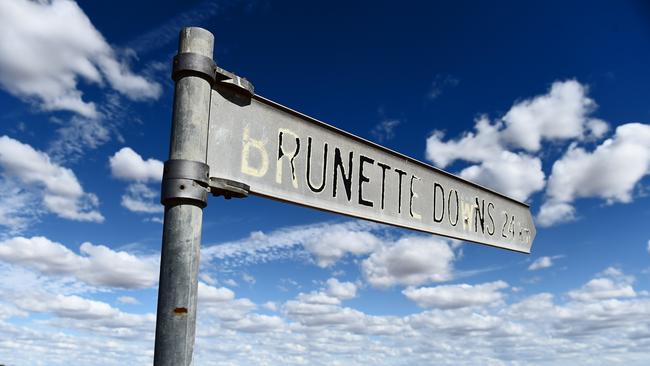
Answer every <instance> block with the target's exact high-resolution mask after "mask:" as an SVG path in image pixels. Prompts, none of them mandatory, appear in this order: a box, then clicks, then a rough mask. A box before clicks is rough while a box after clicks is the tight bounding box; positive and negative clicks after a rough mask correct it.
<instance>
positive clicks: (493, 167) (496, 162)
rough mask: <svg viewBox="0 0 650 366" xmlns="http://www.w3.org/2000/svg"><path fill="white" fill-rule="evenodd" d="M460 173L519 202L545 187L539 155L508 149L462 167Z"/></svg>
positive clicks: (463, 176)
mask: <svg viewBox="0 0 650 366" xmlns="http://www.w3.org/2000/svg"><path fill="white" fill-rule="evenodd" d="M460 176H461V177H462V178H464V179H467V180H469V181H472V182H475V183H478V184H482V185H484V186H486V187H489V188H492V189H494V190H495V191H497V192H500V193H503V194H505V195H507V196H510V197H512V198H514V199H517V200H520V201H525V200H527V199H528V197H529V196H530V195H531V194H533V193H535V192H538V191H540V190H542V189H543V188H544V184H545V182H544V172H543V171H542V161H541V160H540V159H539V158H535V157H532V156H530V155H526V154H515V153H512V152H509V151H502V152H501V153H499V154H497V155H493V156H492V157H490V158H488V159H486V160H484V161H483V162H482V163H481V164H480V165H472V166H470V167H467V168H465V169H463V170H461V172H460Z"/></svg>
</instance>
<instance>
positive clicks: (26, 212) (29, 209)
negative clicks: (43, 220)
mask: <svg viewBox="0 0 650 366" xmlns="http://www.w3.org/2000/svg"><path fill="white" fill-rule="evenodd" d="M21 186H22V184H21V183H20V182H15V181H12V180H11V179H6V178H5V179H0V225H2V226H4V227H5V228H6V229H7V230H6V231H5V233H4V234H2V233H0V240H1V239H4V238H5V236H11V235H16V234H19V233H21V232H23V231H24V230H26V229H27V228H28V227H29V226H30V225H32V224H33V223H34V222H36V221H37V220H38V217H39V216H40V214H41V213H42V211H43V210H42V209H41V208H40V203H41V202H40V199H39V197H38V196H37V195H36V194H35V193H34V192H32V191H28V190H25V189H23V188H21Z"/></svg>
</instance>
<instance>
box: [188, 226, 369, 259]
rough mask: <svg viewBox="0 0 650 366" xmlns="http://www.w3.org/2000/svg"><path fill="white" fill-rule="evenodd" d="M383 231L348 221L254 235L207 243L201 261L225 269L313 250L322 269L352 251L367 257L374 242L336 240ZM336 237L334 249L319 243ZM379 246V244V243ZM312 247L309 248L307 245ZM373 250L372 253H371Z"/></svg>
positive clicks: (303, 255) (365, 237)
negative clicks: (213, 263) (212, 263)
mask: <svg viewBox="0 0 650 366" xmlns="http://www.w3.org/2000/svg"><path fill="white" fill-rule="evenodd" d="M378 228H381V226H379V225H377V224H374V223H370V222H363V221H348V222H343V223H337V224H333V223H320V224H313V225H303V226H292V227H288V228H282V229H278V230H275V231H272V232H270V233H268V234H265V233H263V232H260V231H256V232H253V233H251V235H250V237H248V238H244V239H241V240H236V241H231V242H226V243H216V244H210V243H206V244H205V245H203V246H202V249H201V261H203V262H210V261H212V260H215V259H218V260H219V266H220V267H222V268H226V267H233V266H243V265H250V264H255V263H264V262H268V261H272V260H279V259H287V258H296V257H299V258H304V259H308V258H309V252H304V251H300V250H299V249H300V248H302V247H303V245H304V246H305V248H306V247H307V246H310V247H311V249H312V250H313V255H315V256H316V259H317V263H318V262H320V263H321V264H322V265H323V266H325V265H326V264H329V263H330V261H333V260H334V259H335V258H336V259H340V258H341V256H343V255H345V253H346V251H348V250H350V251H353V253H367V250H366V248H367V247H368V246H369V245H372V242H374V240H373V239H371V235H351V237H352V238H357V239H360V240H359V241H358V242H354V243H342V242H340V241H337V240H334V239H336V238H338V237H340V238H341V239H344V238H345V234H346V233H349V232H354V233H356V232H359V233H366V232H370V231H372V230H376V229H378ZM330 233H333V235H332V236H331V237H329V238H330V239H328V240H327V243H329V244H331V245H333V246H334V247H333V248H327V247H325V246H324V245H322V244H321V243H320V241H319V240H318V239H320V238H324V237H326V236H327V234H330ZM377 241H378V242H379V240H377ZM308 242H309V243H310V244H306V243H308ZM368 250H370V249H368Z"/></svg>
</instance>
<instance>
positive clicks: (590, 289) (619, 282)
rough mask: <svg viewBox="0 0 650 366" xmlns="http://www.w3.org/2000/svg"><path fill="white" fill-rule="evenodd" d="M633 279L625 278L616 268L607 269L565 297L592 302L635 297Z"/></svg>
mask: <svg viewBox="0 0 650 366" xmlns="http://www.w3.org/2000/svg"><path fill="white" fill-rule="evenodd" d="M633 281H634V278H633V277H630V276H625V275H624V274H623V273H622V272H621V271H620V270H618V269H616V268H611V267H610V268H608V269H606V270H605V271H604V272H603V273H601V274H600V276H599V277H597V278H594V279H592V280H590V281H589V282H587V283H586V284H585V285H584V286H582V287H581V288H579V289H576V290H573V291H570V292H569V293H568V294H567V295H568V296H569V298H571V299H572V300H577V301H583V302H592V301H598V300H608V299H615V298H626V297H636V296H637V294H636V291H634V288H633V287H632V282H633Z"/></svg>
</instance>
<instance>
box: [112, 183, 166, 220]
mask: <svg viewBox="0 0 650 366" xmlns="http://www.w3.org/2000/svg"><path fill="white" fill-rule="evenodd" d="M159 197H160V195H159V193H158V192H157V191H154V190H153V189H151V188H149V187H148V186H147V185H145V184H142V183H133V184H129V186H128V187H126V193H125V194H123V195H122V201H121V203H122V206H123V207H124V208H126V209H127V210H129V211H133V212H143V213H162V212H163V211H164V207H163V206H162V205H161V204H160V202H159V201H158V198H159Z"/></svg>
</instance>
